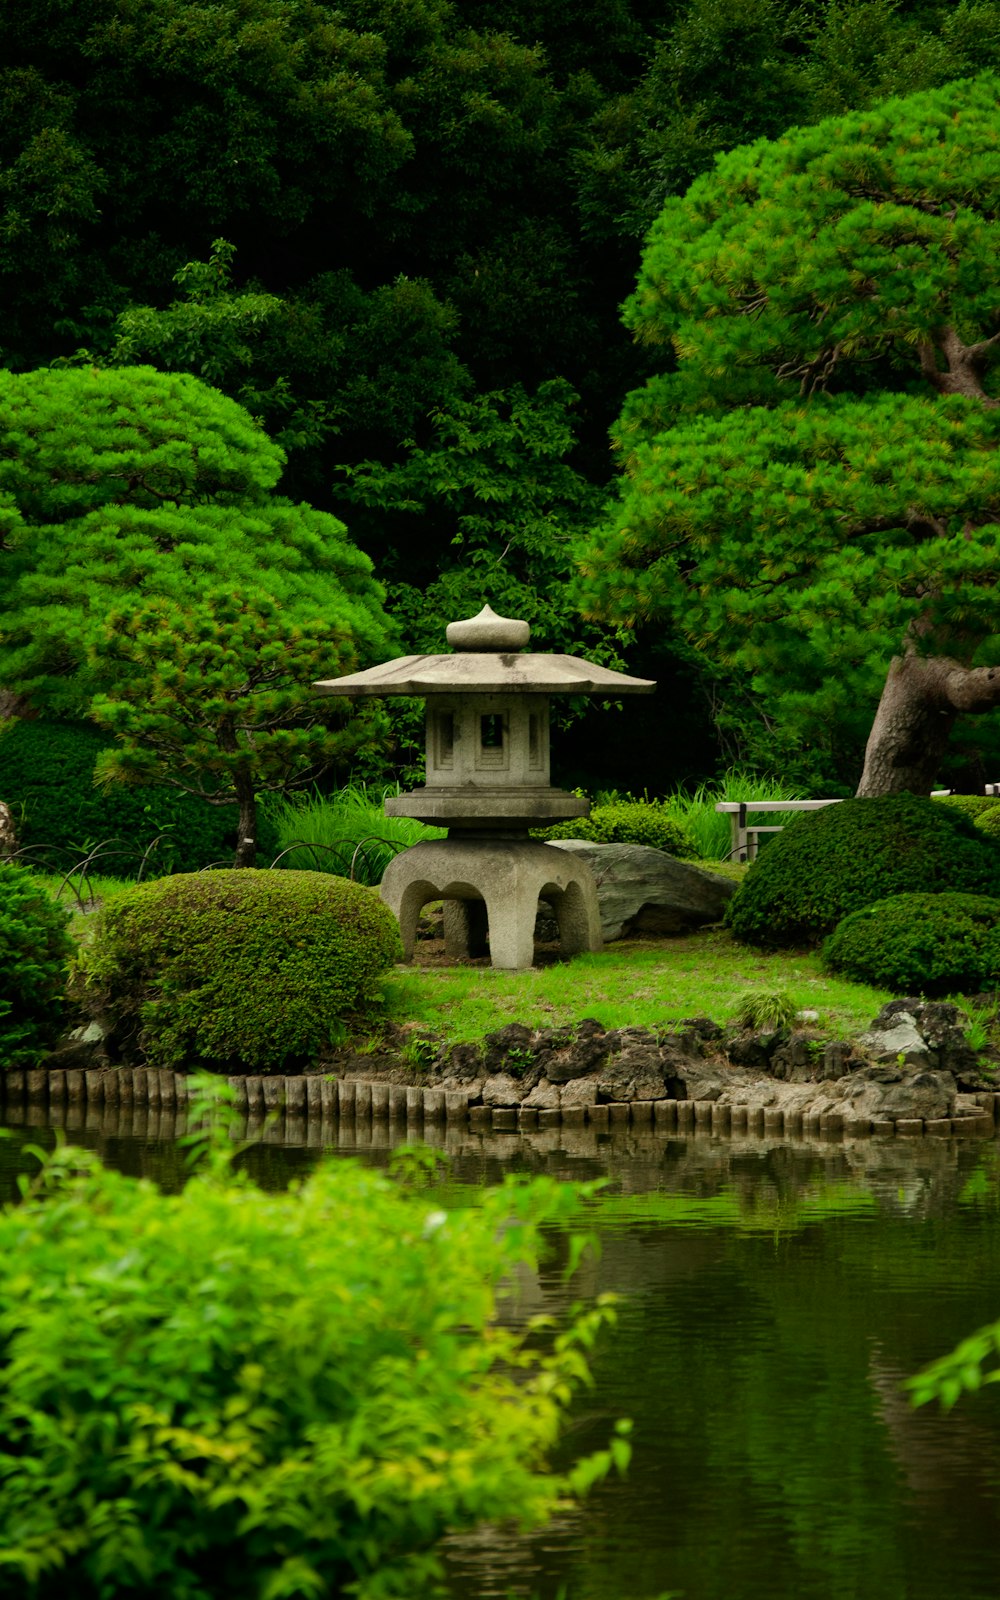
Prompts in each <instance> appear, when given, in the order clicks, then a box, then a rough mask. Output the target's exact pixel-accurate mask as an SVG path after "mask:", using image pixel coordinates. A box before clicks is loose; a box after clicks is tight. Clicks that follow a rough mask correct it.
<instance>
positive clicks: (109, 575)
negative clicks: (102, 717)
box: [0, 368, 385, 713]
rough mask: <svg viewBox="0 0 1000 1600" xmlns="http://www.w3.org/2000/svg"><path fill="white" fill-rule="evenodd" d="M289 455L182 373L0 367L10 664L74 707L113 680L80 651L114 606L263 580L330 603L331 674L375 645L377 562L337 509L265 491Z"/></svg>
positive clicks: (22, 682) (322, 605) (0, 663)
mask: <svg viewBox="0 0 1000 1600" xmlns="http://www.w3.org/2000/svg"><path fill="white" fill-rule="evenodd" d="M282 459H283V457H282V452H281V451H280V450H279V449H278V448H277V447H276V446H275V445H274V444H272V443H271V441H270V440H269V439H268V438H267V436H266V435H265V434H264V433H262V431H261V429H260V428H259V427H258V426H256V425H255V423H254V422H253V420H252V418H251V417H250V416H249V415H248V414H247V413H246V412H245V411H243V410H242V409H241V408H240V407H239V406H237V405H235V404H234V403H233V402H232V401H231V400H227V399H226V398H225V397H224V396H222V395H221V394H218V393H217V392H216V391H214V390H212V389H209V388H208V387H207V386H206V385H205V384H203V383H200V382H199V381H198V380H197V379H195V378H191V377H187V376H186V375H183V374H176V375H164V374H161V373H157V372H154V371H152V369H150V368H129V369H126V370H122V371H111V372H101V371H96V370H94V369H87V370H83V371H73V370H65V371H41V372H36V373H26V374H23V375H21V376H13V375H12V374H10V373H4V374H0V503H2V506H3V509H4V533H5V538H4V543H3V546H2V548H0V571H2V573H3V580H4V581H3V584H2V586H0V624H2V630H3V631H2V648H0V676H2V679H3V682H4V685H5V687H7V688H8V689H14V690H17V691H20V692H22V693H26V694H30V695H31V697H32V700H33V702H34V704H35V706H36V708H41V707H43V706H44V707H51V708H53V709H56V710H69V711H70V712H73V713H79V711H80V710H81V709H85V708H86V706H87V704H88V702H89V699H90V697H91V696H92V694H93V693H94V691H95V689H100V688H101V687H103V682H102V678H101V673H100V670H99V668H100V660H99V659H91V660H90V661H89V662H88V659H87V656H88V648H89V647H91V646H92V645H93V644H94V642H95V640H98V641H99V640H100V639H101V637H102V632H101V630H102V625H103V624H104V623H105V619H106V618H107V616H108V614H109V613H110V612H112V611H114V610H115V609H116V608H122V609H126V608H128V609H134V608H135V605H136V601H137V600H138V601H140V602H141V601H142V600H146V599H156V600H157V601H164V602H170V603H172V604H175V605H185V604H188V603H191V602H192V601H194V600H196V599H198V600H204V599H205V597H206V595H210V594H211V592H212V591H213V590H215V589H217V588H218V587H219V586H220V585H223V584H224V585H225V586H226V587H227V588H232V587H235V586H243V585H245V586H247V587H249V588H251V589H253V590H259V589H260V588H261V587H262V586H264V587H266V592H267V593H268V594H269V595H270V597H271V598H272V600H273V601H275V602H276V603H277V605H278V606H279V607H280V608H281V610H282V612H283V614H284V615H285V616H287V619H288V622H289V623H290V624H291V623H294V622H297V621H299V620H300V619H301V618H302V616H303V614H304V615H306V616H307V617H309V619H310V620H311V619H312V618H313V617H315V616H316V615H317V614H320V615H325V617H326V621H327V625H328V627H329V633H330V649H329V661H330V667H331V670H332V671H333V672H336V671H338V670H343V671H346V670H349V669H350V667H351V666H352V665H353V664H354V662H355V661H356V660H357V656H358V652H359V651H367V652H368V653H371V652H372V651H374V650H377V649H379V648H382V647H383V645H384V638H385V631H384V630H385V622H384V618H383V617H382V614H381V610H380V605H379V601H380V598H381V591H380V590H379V588H378V586H377V585H376V584H375V583H374V581H373V579H372V577H371V564H370V562H369V561H368V560H367V559H366V557H365V556H363V555H362V554H361V552H360V551H358V550H356V549H355V548H354V547H353V546H352V545H351V544H350V543H349V542H348V541H347V539H346V537H345V531H344V529H343V527H342V526H341V525H340V524H339V523H337V522H336V521H335V520H334V519H333V518H332V517H329V516H326V515H324V514H322V513H320V512H318V511H314V510H313V509H312V508H311V507H309V506H304V505H293V504H292V503H291V502H290V501H288V500H285V499H282V498H281V497H280V496H277V495H275V494H274V493H273V492H272V491H273V488H274V485H275V484H276V482H277V479H278V476H279V474H280V471H281V464H282Z"/></svg>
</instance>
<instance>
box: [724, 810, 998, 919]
mask: <svg viewBox="0 0 1000 1600" xmlns="http://www.w3.org/2000/svg"><path fill="white" fill-rule="evenodd" d="M943 890H954V891H960V892H964V893H968V894H986V895H990V894H1000V846H998V845H997V844H994V842H993V841H992V840H991V839H988V838H985V837H984V836H983V834H982V833H981V832H979V830H978V829H977V828H976V827H974V825H973V824H972V822H971V821H970V820H969V819H968V818H967V817H965V816H963V815H962V814H961V812H959V811H956V810H954V809H953V808H951V807H948V806H942V805H940V804H939V803H938V802H937V801H936V800H924V799H921V798H919V797H918V796H916V795H909V794H899V795H885V796H882V797H880V798H878V799H868V800H843V801H841V802H840V803H839V804H838V805H832V806H824V807H823V808H822V810H819V811H810V812H804V813H802V814H801V815H799V816H797V817H796V818H795V819H794V821H792V822H790V823H789V824H788V825H787V827H785V828H784V829H783V830H782V832H781V833H779V834H776V835H775V836H774V838H773V840H772V842H771V843H770V844H769V845H768V848H767V849H766V850H765V851H763V852H762V854H761V855H760V856H758V858H757V860H756V861H754V862H753V863H752V864H751V866H750V868H749V871H748V872H747V875H746V877H745V879H744V880H743V883H742V884H741V886H740V888H739V890H738V891H737V893H736V894H735V895H734V897H733V899H732V900H731V901H730V902H729V905H728V907H727V909H726V922H727V924H728V926H729V927H730V928H731V929H732V931H733V933H734V934H735V935H736V937H737V939H741V940H743V941H744V943H746V944H753V945H761V946H765V947H766V946H771V947H781V946H787V945H810V944H816V943H818V942H819V940H820V939H822V938H823V937H824V935H826V934H828V933H830V932H832V930H833V929H834V928H835V927H836V926H837V923H838V922H839V921H840V920H841V918H842V917H845V916H847V915H848V913H849V912H851V911H858V910H860V908H861V907H862V906H866V905H871V904H872V903H873V902H874V901H876V900H884V899H885V898H886V896H887V895H895V894H908V893H913V894H919V893H925V894H926V893H939V892H941V891H943Z"/></svg>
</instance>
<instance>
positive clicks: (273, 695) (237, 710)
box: [89, 588, 385, 866]
mask: <svg viewBox="0 0 1000 1600" xmlns="http://www.w3.org/2000/svg"><path fill="white" fill-rule="evenodd" d="M331 633H332V629H331V619H330V617H329V616H324V615H322V613H321V612H320V610H319V608H318V607H317V608H316V609H315V610H313V611H311V614H310V612H306V611H305V610H304V609H301V608H299V609H298V614H297V615H296V612H295V611H294V610H293V611H292V612H291V614H289V612H288V610H287V609H286V608H285V607H283V606H282V605H281V604H280V603H279V602H278V601H275V600H274V599H272V598H271V596H270V595H269V594H267V593H266V592H264V591H261V590H257V589H250V588H241V589H240V590H239V592H238V593H237V594H232V593H230V591H229V590H228V589H217V590H208V591H206V592H205V594H204V595H202V596H201V597H199V599H198V600H197V601H195V602H194V603H190V602H189V603H187V604H184V605H179V604H176V603H173V602H171V601H165V600H153V601H150V602H147V603H146V604H145V605H143V606H141V607H138V608H134V609H132V610H129V611H119V612H115V613H113V614H112V615H111V616H110V617H109V618H108V619H107V622H106V623H105V625H104V627H103V629H102V630H101V632H100V633H99V634H98V635H97V636H96V638H95V640H94V642H93V643H92V645H91V648H90V652H89V660H90V661H91V662H92V663H96V664H97V665H98V667H99V673H100V678H101V681H102V682H104V683H105V684H107V688H106V690H105V692H103V693H99V694H97V695H95V696H94V698H93V700H92V701H91V703H90V715H91V717H92V718H93V720H94V721H95V722H96V723H97V724H98V725H99V726H100V727H102V728H105V729H107V731H108V732H109V733H111V734H113V735H114V737H115V739H116V741H117V748H115V749H111V750H108V751H106V752H105V753H104V754H103V755H102V756H101V757H100V759H99V762H98V774H99V776H100V777H101V778H102V779H103V780H104V781H105V782H107V781H113V780H114V779H116V778H117V779H125V780H126V781H128V782H132V783H134V782H136V781H141V780H143V779H146V780H159V781H160V782H161V783H165V784H169V785H171V786H172V787H174V788H177V789H181V790H183V791H185V792H186V793H188V794H192V795H196V796H198V798H199V799H201V800H203V801H205V802H206V803H207V804H209V805H212V806H223V807H226V808H227V810H228V813H229V815H230V816H233V808H234V807H237V806H238V807H239V821H238V846H237V851H236V864H237V865H238V866H253V865H255V862H256V857H257V853H258V848H259V843H260V841H259V838H258V834H259V827H260V819H259V811H258V806H257V798H258V796H259V795H261V794H268V793H274V792H277V793H279V794H285V793H287V792H288V791H289V790H290V789H294V788H300V787H303V786H305V785H307V784H309V783H312V782H313V781H314V780H315V779H316V778H318V777H320V776H321V775H322V774H323V773H324V772H326V771H327V769H328V768H330V767H332V766H334V765H335V764H336V763H338V762H341V763H345V762H346V761H347V760H348V759H349V758H350V755H351V754H352V753H353V751H355V750H357V749H359V748H368V747H370V746H371V745H372V744H373V743H375V744H377V743H378V740H379V735H380V730H381V728H382V726H383V724H384V720H385V719H384V716H383V715H382V714H381V709H380V707H378V706H376V707H375V709H374V710H373V711H369V712H368V713H367V714H361V715H357V716H354V717H351V718H349V719H348V721H347V723H346V726H339V727H338V726H334V725H332V723H333V720H334V717H335V716H336V713H335V712H331V711H330V710H329V709H328V708H329V704H330V703H329V702H328V701H323V700H320V699H319V698H318V697H317V696H315V695H310V693H309V688H310V686H311V684H312V683H313V682H314V681H315V680H316V678H317V677H319V676H320V675H325V674H327V673H328V672H329V667H330V659H331V654H332V653H333V646H332V642H331ZM338 720H340V719H338ZM265 842H266V840H265Z"/></svg>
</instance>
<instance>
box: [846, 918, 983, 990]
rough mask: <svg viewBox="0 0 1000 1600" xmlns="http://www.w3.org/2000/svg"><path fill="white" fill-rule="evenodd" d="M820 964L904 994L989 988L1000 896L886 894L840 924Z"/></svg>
mask: <svg viewBox="0 0 1000 1600" xmlns="http://www.w3.org/2000/svg"><path fill="white" fill-rule="evenodd" d="M823 961H824V964H825V965H826V966H828V967H830V968H831V969H832V971H834V972H842V973H844V975H845V976H846V977H848V978H854V979H855V980H856V981H857V982H858V983H871V984H874V985H876V986H877V987H880V988H884V989H895V990H896V991H897V992H901V993H904V994H926V995H936V994H950V993H952V992H953V991H955V990H958V991H959V992H962V991H974V990H978V989H985V988H992V987H994V986H995V985H996V982H997V979H998V978H1000V899H993V898H992V897H990V896H987V895H979V894H949V893H947V892H946V893H944V894H897V895H890V896H889V897H888V898H887V899H885V900H877V901H876V902H875V904H874V905H870V906H863V907H862V908H861V910H860V911H852V912H851V914H850V916H848V917H845V918H844V920H843V921H842V922H839V923H838V924H837V927H836V928H835V929H834V931H833V933H831V935H830V937H829V938H828V939H827V940H826V942H825V943H824V945H823Z"/></svg>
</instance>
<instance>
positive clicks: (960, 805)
mask: <svg viewBox="0 0 1000 1600" xmlns="http://www.w3.org/2000/svg"><path fill="white" fill-rule="evenodd" d="M934 798H935V803H936V804H937V805H939V806H948V807H950V809H951V810H953V811H960V812H961V813H962V815H963V816H964V817H970V818H971V819H972V821H973V822H978V820H979V818H980V817H981V816H982V815H983V814H984V812H987V811H992V810H993V809H994V808H995V807H996V806H997V805H998V804H1000V802H998V801H997V799H996V796H995V795H988V794H940V795H935V797H934Z"/></svg>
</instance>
